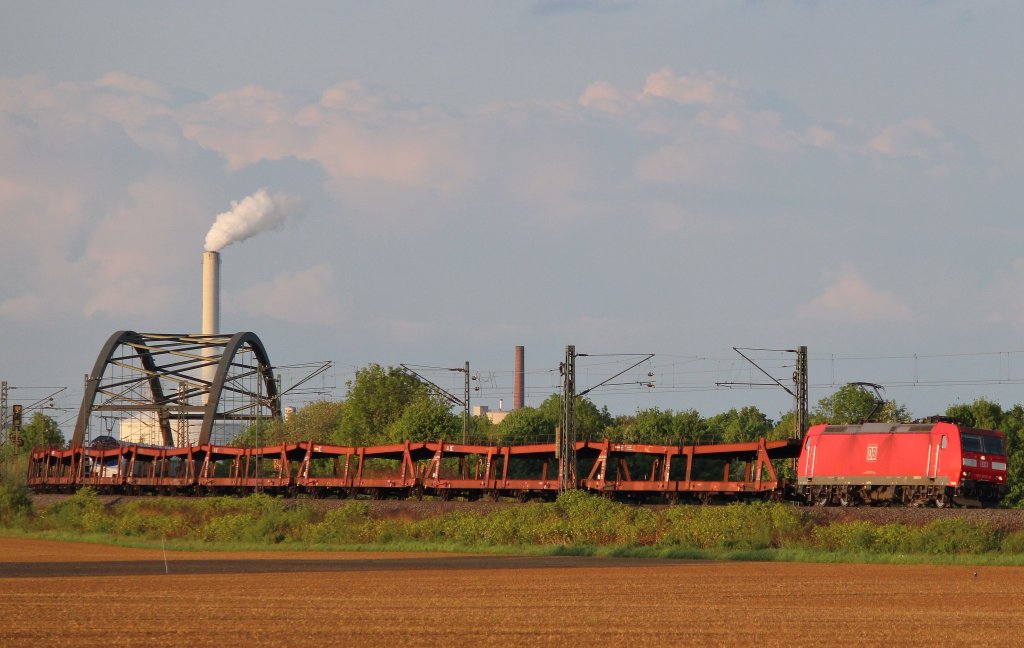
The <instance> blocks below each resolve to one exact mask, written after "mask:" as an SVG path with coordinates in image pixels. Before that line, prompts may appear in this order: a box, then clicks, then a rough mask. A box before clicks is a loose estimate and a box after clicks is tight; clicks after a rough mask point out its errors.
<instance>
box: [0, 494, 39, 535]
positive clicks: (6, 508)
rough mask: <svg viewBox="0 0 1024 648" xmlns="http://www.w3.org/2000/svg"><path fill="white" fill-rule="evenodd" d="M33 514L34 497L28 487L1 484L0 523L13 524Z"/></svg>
mask: <svg viewBox="0 0 1024 648" xmlns="http://www.w3.org/2000/svg"><path fill="white" fill-rule="evenodd" d="M31 515H32V498H31V496H30V495H29V491H28V488H26V487H25V486H16V485H10V484H0V524H3V525H4V526H8V525H12V524H15V523H16V522H18V521H19V520H22V519H24V518H27V517H30V516H31Z"/></svg>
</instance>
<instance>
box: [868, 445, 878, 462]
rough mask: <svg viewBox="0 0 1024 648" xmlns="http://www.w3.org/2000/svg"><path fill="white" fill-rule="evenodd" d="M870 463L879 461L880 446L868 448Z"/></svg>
mask: <svg viewBox="0 0 1024 648" xmlns="http://www.w3.org/2000/svg"><path fill="white" fill-rule="evenodd" d="M868 461H878V446H876V445H869V446H868Z"/></svg>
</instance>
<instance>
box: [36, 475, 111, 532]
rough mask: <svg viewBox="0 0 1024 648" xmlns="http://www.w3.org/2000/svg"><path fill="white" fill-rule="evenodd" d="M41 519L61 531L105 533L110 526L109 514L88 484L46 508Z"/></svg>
mask: <svg viewBox="0 0 1024 648" xmlns="http://www.w3.org/2000/svg"><path fill="white" fill-rule="evenodd" d="M43 520H44V521H45V523H46V524H47V525H50V526H52V527H53V528H55V529H58V530H61V531H85V532H95V533H105V532H108V531H110V530H111V528H112V518H111V516H110V515H109V514H107V512H106V510H105V507H104V506H103V502H101V501H100V498H99V495H97V493H96V491H95V490H94V489H92V488H89V487H88V486H87V487H85V488H80V489H78V492H77V493H75V494H74V495H72V496H71V497H69V498H67V499H66V500H64V501H63V502H59V503H57V504H54V505H53V506H51V507H50V508H48V509H46V512H45V513H44V515H43Z"/></svg>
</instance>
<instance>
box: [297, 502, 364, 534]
mask: <svg viewBox="0 0 1024 648" xmlns="http://www.w3.org/2000/svg"><path fill="white" fill-rule="evenodd" d="M369 521H370V505H369V504H367V503H366V502H348V503H347V504H345V505H344V506H340V507H338V508H336V509H331V510H330V511H328V512H327V514H326V515H324V518H323V520H321V521H320V522H318V523H315V524H307V525H306V526H305V528H304V529H303V530H302V534H301V537H302V539H303V540H305V541H307V542H312V543H315V544H335V543H336V544H353V543H357V542H365V541H366V540H364V538H365V537H366V536H367V532H368V529H367V528H366V527H367V525H368V523H369Z"/></svg>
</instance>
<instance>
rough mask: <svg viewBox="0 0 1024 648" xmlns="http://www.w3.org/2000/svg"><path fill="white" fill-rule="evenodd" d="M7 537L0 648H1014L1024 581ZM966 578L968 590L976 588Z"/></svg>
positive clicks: (1000, 571) (1000, 575)
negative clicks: (164, 547)
mask: <svg viewBox="0 0 1024 648" xmlns="http://www.w3.org/2000/svg"><path fill="white" fill-rule="evenodd" d="M166 560H167V562H166V573H165V563H164V555H163V553H162V552H161V551H160V550H159V549H157V550H148V549H124V548H118V547H107V546H101V545H88V544H77V543H75V544H72V543H60V542H47V541H39V540H20V539H9V538H0V646H52V645H72V646H105V647H109V646H178V647H180V646H327V645H332V646H454V645H458V646H503V647H508V646H559V647H560V648H565V647H567V646H588V647H593V646H626V645H630V646H645V647H646V646H725V645H728V646H750V645H757V646H811V645H814V646H836V645H857V646H875V645H877V646H883V645H885V646H894V645H930V646H953V645H960V646H962V645H971V646H997V645H998V646H1006V645H1013V644H1014V643H1015V642H1016V641H1018V636H1019V632H1020V628H1021V627H1024V568H1018V567H978V568H975V567H948V566H885V565H819V564H788V563H779V564H776V563H726V562H695V561H670V560H638V559H609V558H572V557H549V558H532V557H502V556H467V555H443V554H442V555H439V554H366V553H359V554H352V553H284V552H260V553H256V552H239V553H230V554H226V553H192V552H189V553H185V552H167V554H166ZM975 574H976V575H975Z"/></svg>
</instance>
